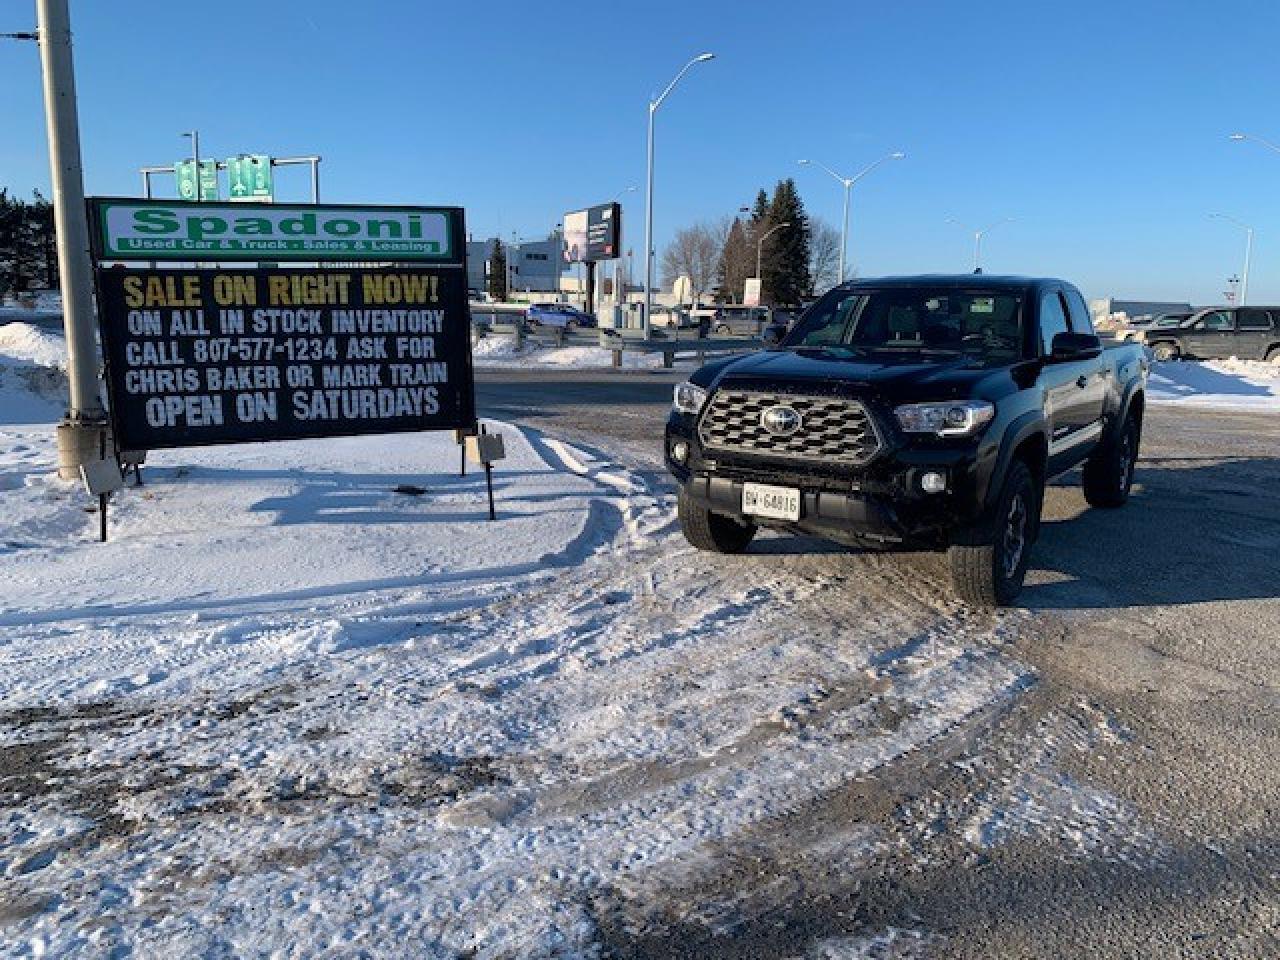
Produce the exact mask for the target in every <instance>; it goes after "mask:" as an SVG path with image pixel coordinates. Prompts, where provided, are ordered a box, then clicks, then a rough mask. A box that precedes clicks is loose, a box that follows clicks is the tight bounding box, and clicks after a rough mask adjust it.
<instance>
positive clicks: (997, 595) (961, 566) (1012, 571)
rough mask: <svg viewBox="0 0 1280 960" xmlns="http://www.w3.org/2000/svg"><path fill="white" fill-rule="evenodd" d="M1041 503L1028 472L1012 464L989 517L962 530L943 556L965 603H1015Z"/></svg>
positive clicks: (1016, 462) (1024, 572) (1022, 465)
mask: <svg viewBox="0 0 1280 960" xmlns="http://www.w3.org/2000/svg"><path fill="white" fill-rule="evenodd" d="M1043 499H1044V496H1043V491H1042V490H1040V489H1039V488H1038V487H1037V486H1036V480H1035V477H1034V476H1033V475H1032V473H1031V470H1030V469H1029V468H1028V467H1027V465H1026V464H1025V463H1024V462H1023V461H1021V460H1015V461H1013V463H1012V464H1011V465H1010V467H1009V472H1008V473H1007V474H1006V475H1005V478H1004V485H1003V486H1002V487H1001V488H1000V497H999V499H998V500H997V502H996V509H995V511H994V512H993V513H992V515H991V517H990V518H989V519H988V520H986V521H984V522H981V523H979V524H977V525H975V526H973V527H971V528H969V529H968V530H965V531H963V532H962V533H961V534H960V535H959V536H958V537H957V538H956V542H954V543H953V544H952V545H951V548H950V549H949V550H948V551H947V553H948V559H949V560H950V562H951V582H952V584H953V585H954V586H955V589H956V592H957V593H958V594H960V597H961V599H963V600H964V601H965V602H966V603H969V604H971V605H973V606H976V607H1004V606H1008V605H1009V604H1011V603H1013V601H1014V600H1015V599H1017V596H1018V594H1019V593H1021V592H1022V581H1023V579H1024V578H1025V577H1026V575H1027V563H1028V561H1029V559H1030V554H1031V544H1032V543H1033V542H1034V541H1035V535H1036V530H1037V529H1038V528H1039V525H1040V504H1041V502H1042V501H1043Z"/></svg>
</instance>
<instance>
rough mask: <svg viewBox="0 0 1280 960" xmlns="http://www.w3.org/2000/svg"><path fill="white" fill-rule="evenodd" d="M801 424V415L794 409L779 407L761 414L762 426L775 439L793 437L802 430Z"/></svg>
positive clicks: (771, 408)
mask: <svg viewBox="0 0 1280 960" xmlns="http://www.w3.org/2000/svg"><path fill="white" fill-rule="evenodd" d="M801 423H803V421H802V420H801V419H800V414H799V413H798V412H796V409H795V408H794V407H788V406H784V405H779V406H776V407H770V408H769V409H768V410H766V411H764V413H762V414H760V426H762V427H764V428H765V429H766V430H767V431H769V432H770V433H771V434H773V435H774V436H775V437H789V436H791V435H792V434H793V433H795V432H796V431H797V430H799V429H800V425H801Z"/></svg>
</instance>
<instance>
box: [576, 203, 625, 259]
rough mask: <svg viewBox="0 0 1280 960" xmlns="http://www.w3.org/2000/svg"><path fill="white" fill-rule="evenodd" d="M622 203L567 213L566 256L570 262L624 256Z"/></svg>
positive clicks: (606, 204)
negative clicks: (622, 248) (622, 251)
mask: <svg viewBox="0 0 1280 960" xmlns="http://www.w3.org/2000/svg"><path fill="white" fill-rule="evenodd" d="M621 247H622V204H620V203H602V204H599V205H598V206H594V207H588V208H587V209H586V210H575V211H574V212H573V213H566V214H565V215H564V258H565V260H566V261H568V262H569V263H579V262H591V261H595V260H614V259H616V258H618V257H620V256H622V254H621V252H620V250H621Z"/></svg>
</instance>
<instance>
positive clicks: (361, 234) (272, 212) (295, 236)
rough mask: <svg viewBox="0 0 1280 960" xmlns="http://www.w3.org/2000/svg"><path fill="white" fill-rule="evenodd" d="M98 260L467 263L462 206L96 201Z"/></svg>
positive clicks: (93, 220)
mask: <svg viewBox="0 0 1280 960" xmlns="http://www.w3.org/2000/svg"><path fill="white" fill-rule="evenodd" d="M89 213H90V228H89V236H90V243H91V244H92V246H93V253H94V257H95V259H97V260H137V261H161V260H163V261H183V262H187V263H191V262H193V261H198V262H205V261H229V260H237V261H238V260H248V261H262V260H270V261H307V262H311V263H314V262H317V261H325V260H330V261H332V260H338V261H343V262H351V261H353V260H354V261H395V262H406V261H413V262H421V263H441V264H445V263H461V262H462V260H463V258H464V256H465V249H466V244H465V242H464V233H463V225H462V210H461V209H460V208H458V207H373V206H331V205H324V206H317V205H314V204H302V203H200V204H196V203H183V202H179V201H172V200H140V199H138V198H136V197H130V198H112V197H103V198H95V199H93V200H91V201H90V205H89Z"/></svg>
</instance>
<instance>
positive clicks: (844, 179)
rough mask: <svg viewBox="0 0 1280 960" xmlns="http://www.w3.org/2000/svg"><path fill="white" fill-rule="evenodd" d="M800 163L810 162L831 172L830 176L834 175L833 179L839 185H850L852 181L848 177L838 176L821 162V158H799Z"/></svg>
mask: <svg viewBox="0 0 1280 960" xmlns="http://www.w3.org/2000/svg"><path fill="white" fill-rule="evenodd" d="M800 163H802V164H810V163H811V164H813V165H814V166H815V167H821V168H822V169H823V170H825V171H827V173H829V174H831V176H833V177H835V179H836V182H837V183H839V184H841V185H843V186H846V187H847V186H850V185H851V184H852V183H853V181H852V180H850V179H849V178H848V177H842V176H840V174H838V173H836V172H835V171H834V170H832V169H831V168H830V167H828V166H827V165H826V164H825V163H823V162H822V161H821V160H801V161H800Z"/></svg>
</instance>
